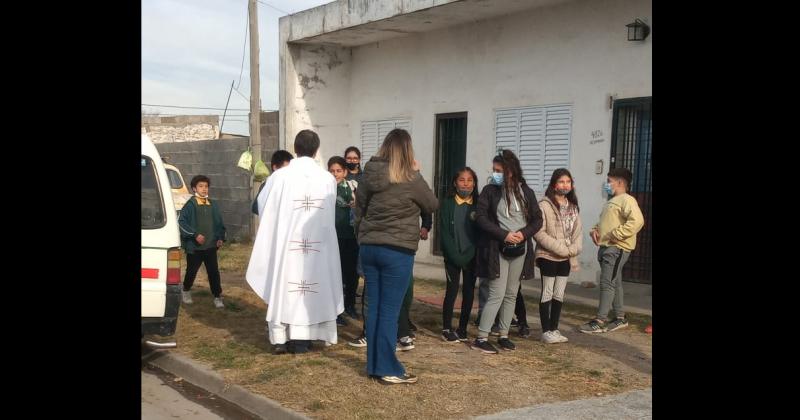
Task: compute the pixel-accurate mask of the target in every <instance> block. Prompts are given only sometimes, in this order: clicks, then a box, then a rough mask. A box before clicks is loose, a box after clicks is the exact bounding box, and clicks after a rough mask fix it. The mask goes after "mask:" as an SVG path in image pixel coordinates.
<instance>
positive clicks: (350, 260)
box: [339, 238, 358, 310]
mask: <svg viewBox="0 0 800 420" xmlns="http://www.w3.org/2000/svg"><path fill="white" fill-rule="evenodd" d="M339 262H340V263H341V266H342V286H344V309H345V310H350V309H353V310H355V308H356V289H358V273H356V264H357V262H358V243H356V240H355V239H354V238H348V239H342V238H339Z"/></svg>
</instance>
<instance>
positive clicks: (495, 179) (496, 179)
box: [492, 172, 503, 185]
mask: <svg viewBox="0 0 800 420" xmlns="http://www.w3.org/2000/svg"><path fill="white" fill-rule="evenodd" d="M492 184H494V185H503V173H502V172H492Z"/></svg>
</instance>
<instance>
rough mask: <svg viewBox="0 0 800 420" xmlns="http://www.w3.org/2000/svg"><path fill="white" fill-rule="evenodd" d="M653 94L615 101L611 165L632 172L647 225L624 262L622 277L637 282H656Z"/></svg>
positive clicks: (634, 189) (633, 183)
mask: <svg viewBox="0 0 800 420" xmlns="http://www.w3.org/2000/svg"><path fill="white" fill-rule="evenodd" d="M652 102H653V98H652V97H646V98H631V99H620V100H616V101H614V121H613V125H612V128H611V138H612V139H613V141H612V143H611V165H610V166H611V167H612V168H628V169H629V170H630V171H631V172H632V173H633V182H632V183H631V189H630V194H631V195H632V196H633V197H635V198H636V201H638V202H639V207H640V208H641V209H642V214H643V215H644V227H643V228H642V230H641V231H639V234H638V238H637V241H636V249H635V250H634V251H633V253H632V254H631V256H630V258H629V259H628V263H627V264H625V268H624V269H623V271H622V278H623V279H624V280H625V281H631V282H635V283H648V284H652V283H653V247H652V244H653V223H652V214H653V165H652V158H653V110H652Z"/></svg>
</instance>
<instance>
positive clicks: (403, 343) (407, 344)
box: [394, 337, 414, 351]
mask: <svg viewBox="0 0 800 420" xmlns="http://www.w3.org/2000/svg"><path fill="white" fill-rule="evenodd" d="M413 348H414V342H413V341H411V340H410V339H408V337H403V338H401V339H399V340H397V347H395V349H394V351H409V350H412V349H413Z"/></svg>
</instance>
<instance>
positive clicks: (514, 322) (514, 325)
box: [511, 318, 519, 327]
mask: <svg viewBox="0 0 800 420" xmlns="http://www.w3.org/2000/svg"><path fill="white" fill-rule="evenodd" d="M518 325H519V321H517V318H511V326H512V327H516V326H518Z"/></svg>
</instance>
